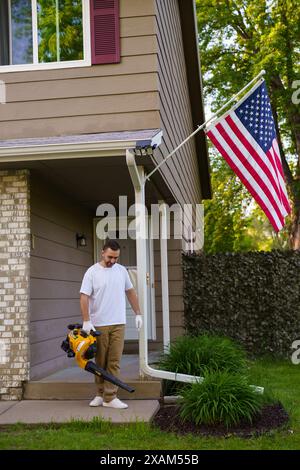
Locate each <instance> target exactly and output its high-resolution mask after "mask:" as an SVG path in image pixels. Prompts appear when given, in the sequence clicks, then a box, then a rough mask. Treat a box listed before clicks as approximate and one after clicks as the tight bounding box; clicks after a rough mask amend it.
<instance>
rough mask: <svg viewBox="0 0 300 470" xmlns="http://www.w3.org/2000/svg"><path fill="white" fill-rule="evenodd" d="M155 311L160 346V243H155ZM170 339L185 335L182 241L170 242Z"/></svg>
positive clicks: (161, 333)
mask: <svg viewBox="0 0 300 470" xmlns="http://www.w3.org/2000/svg"><path fill="white" fill-rule="evenodd" d="M154 272H155V310H156V335H157V338H156V339H157V341H158V343H159V344H158V345H157V347H158V346H159V345H161V344H162V342H163V323H162V292H161V263H160V246H159V242H156V243H154ZM168 276H169V284H168V285H169V313H170V317H169V321H170V339H171V340H173V339H175V338H176V337H177V336H180V335H182V334H183V333H184V305H183V298H182V293H183V273H182V249H181V240H172V239H171V240H168Z"/></svg>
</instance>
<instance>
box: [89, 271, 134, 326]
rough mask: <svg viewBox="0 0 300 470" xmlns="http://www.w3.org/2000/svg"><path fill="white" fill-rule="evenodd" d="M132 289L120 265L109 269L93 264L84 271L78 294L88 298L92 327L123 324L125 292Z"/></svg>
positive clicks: (127, 276)
mask: <svg viewBox="0 0 300 470" xmlns="http://www.w3.org/2000/svg"><path fill="white" fill-rule="evenodd" d="M132 288H133V285H132V283H131V281H130V278H129V275H128V272H127V270H126V268H125V267H124V266H122V265H121V264H118V263H115V264H114V265H113V266H112V267H111V268H104V267H103V266H101V264H100V263H96V264H93V266H91V267H90V268H89V269H88V270H87V271H86V273H85V275H84V277H83V281H82V284H81V288H80V293H82V294H86V295H88V296H89V297H90V298H89V314H90V320H91V322H92V323H93V325H94V326H108V325H123V324H125V323H126V299H125V291H127V290H129V289H132Z"/></svg>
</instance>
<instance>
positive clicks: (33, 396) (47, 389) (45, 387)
mask: <svg viewBox="0 0 300 470" xmlns="http://www.w3.org/2000/svg"><path fill="white" fill-rule="evenodd" d="M126 383H127V384H128V385H130V386H131V387H133V388H134V389H135V392H133V393H129V392H126V390H123V389H122V388H119V390H118V397H119V398H120V399H123V400H158V399H159V398H160V396H161V381H160V380H145V381H144V380H143V381H142V380H130V381H127V382H126ZM96 394H97V388H96V384H95V383H94V382H63V381H62V382H53V381H49V382H47V381H45V380H43V381H29V382H27V383H25V384H24V394H23V399H24V400H89V399H91V398H93V397H94V396H95V395H96Z"/></svg>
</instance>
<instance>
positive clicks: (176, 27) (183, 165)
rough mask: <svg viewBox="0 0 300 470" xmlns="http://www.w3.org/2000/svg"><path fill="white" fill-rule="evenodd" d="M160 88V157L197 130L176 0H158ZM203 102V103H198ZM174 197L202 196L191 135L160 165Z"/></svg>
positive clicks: (193, 198) (190, 198)
mask: <svg viewBox="0 0 300 470" xmlns="http://www.w3.org/2000/svg"><path fill="white" fill-rule="evenodd" d="M156 8H157V14H156V20H157V35H158V45H159V53H158V62H159V89H160V116H161V123H162V125H161V127H162V129H163V131H164V139H163V145H162V146H161V147H160V148H159V150H158V151H157V153H156V159H157V161H161V159H162V157H163V156H164V157H165V156H166V155H167V154H168V153H169V152H171V151H172V150H173V149H174V148H175V147H176V146H177V145H178V144H179V143H180V142H182V141H183V140H184V139H185V138H186V137H187V136H188V135H189V134H191V133H192V132H193V130H194V127H193V122H192V114H191V105H190V101H189V91H188V84H187V75H186V67H185V59H184V50H183V42H182V33H181V24H180V13H179V8H178V1H177V0H156ZM199 105H200V104H199ZM161 172H162V173H163V175H164V178H165V179H166V180H167V181H168V184H169V187H170V188H171V190H172V192H173V194H174V198H175V199H176V200H177V201H178V202H179V203H181V204H184V203H192V204H194V203H199V202H200V200H201V193H200V185H199V171H198V164H197V156H196V148H195V142H194V140H193V139H191V140H190V141H189V142H188V143H187V144H186V145H185V146H184V147H183V148H182V149H181V150H179V151H178V152H177V154H175V156H174V157H172V158H171V159H170V160H169V161H168V163H166V164H164V165H163V166H162V167H161Z"/></svg>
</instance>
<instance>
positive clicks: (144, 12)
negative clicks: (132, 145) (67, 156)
mask: <svg viewBox="0 0 300 470" xmlns="http://www.w3.org/2000/svg"><path fill="white" fill-rule="evenodd" d="M120 23H121V63H120V64H107V65H94V66H92V67H80V68H70V69H56V70H43V71H41V70H39V71H28V72H11V73H6V74H0V79H1V80H3V81H4V82H5V84H6V94H7V103H6V105H5V106H0V126H1V130H0V139H3V140H4V139H10V138H22V137H24V138H26V137H42V136H46V137H47V136H56V135H66V134H76V133H81V134H88V133H97V132H108V131H109V132H111V131H122V130H138V129H155V128H157V127H158V126H159V112H158V110H159V100H158V77H157V38H156V33H155V9H154V3H153V2H152V1H143V2H142V1H140V0H121V1H120Z"/></svg>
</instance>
